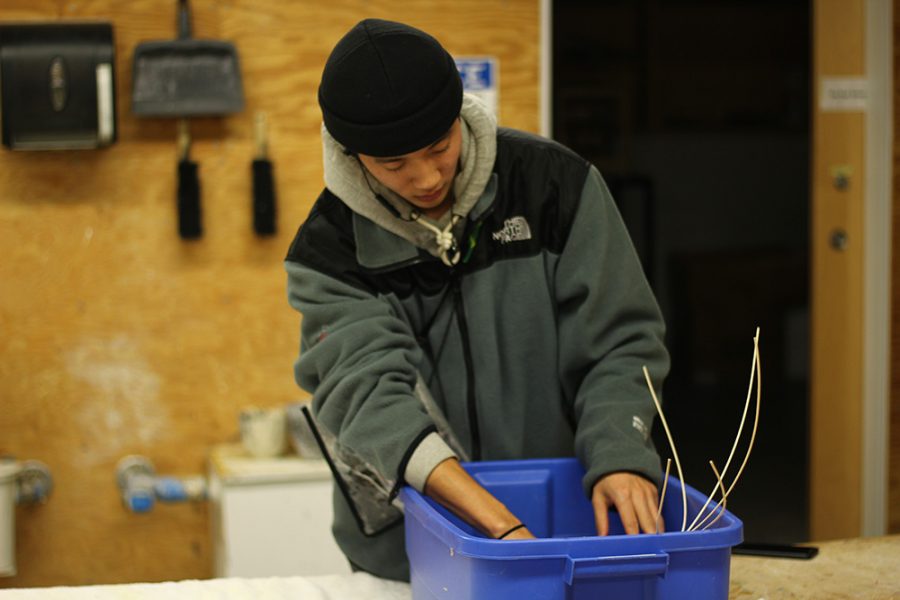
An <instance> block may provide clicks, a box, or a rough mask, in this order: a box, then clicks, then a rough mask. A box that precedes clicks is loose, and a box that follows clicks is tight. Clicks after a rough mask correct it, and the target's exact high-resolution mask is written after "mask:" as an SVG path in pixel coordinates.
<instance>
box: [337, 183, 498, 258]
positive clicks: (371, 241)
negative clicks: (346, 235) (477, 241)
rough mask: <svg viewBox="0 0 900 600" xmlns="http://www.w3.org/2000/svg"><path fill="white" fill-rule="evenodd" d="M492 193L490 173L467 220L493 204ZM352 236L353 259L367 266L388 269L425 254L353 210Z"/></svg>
mask: <svg viewBox="0 0 900 600" xmlns="http://www.w3.org/2000/svg"><path fill="white" fill-rule="evenodd" d="M496 195H497V174H496V173H492V174H491V178H490V179H489V180H488V183H487V185H486V186H485V187H484V191H483V192H482V193H481V196H479V198H478V200H477V201H476V202H475V205H474V206H473V207H472V209H471V210H470V211H469V215H468V219H467V220H468V221H470V222H477V221H479V220H481V218H482V217H484V216H485V214H487V212H488V211H489V209H490V208H491V206H493V204H494V199H495V197H496ZM353 237H354V240H355V241H356V260H357V261H358V262H359V264H360V265H361V266H363V267H365V268H367V269H373V270H383V269H389V268H391V267H395V266H399V265H400V264H402V263H407V262H410V261H414V260H416V259H418V258H420V257H424V256H428V254H427V253H424V252H423V251H420V249H419V248H418V247H417V246H416V245H415V244H413V243H412V242H410V241H409V240H407V239H406V238H403V237H401V236H399V235H397V234H396V233H392V232H391V231H388V230H387V229H385V228H383V227H381V226H379V225H377V224H375V223H374V222H372V221H371V220H369V219H367V218H366V217H364V216H362V215H361V214H359V213H357V212H354V213H353Z"/></svg>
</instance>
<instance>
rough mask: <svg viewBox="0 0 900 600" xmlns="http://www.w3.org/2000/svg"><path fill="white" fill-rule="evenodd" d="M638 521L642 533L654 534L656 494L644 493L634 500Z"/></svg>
mask: <svg viewBox="0 0 900 600" xmlns="http://www.w3.org/2000/svg"><path fill="white" fill-rule="evenodd" d="M635 504H636V507H635V508H636V510H637V517H638V521H639V522H640V525H641V531H643V532H644V533H656V509H657V505H656V494H655V493H651V492H650V491H649V490H646V491H644V493H642V494H641V496H640V498H636V499H635Z"/></svg>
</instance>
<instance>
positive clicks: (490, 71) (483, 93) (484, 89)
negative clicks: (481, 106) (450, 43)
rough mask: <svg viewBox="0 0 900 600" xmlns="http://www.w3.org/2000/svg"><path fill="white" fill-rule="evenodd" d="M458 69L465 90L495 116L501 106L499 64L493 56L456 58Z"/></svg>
mask: <svg viewBox="0 0 900 600" xmlns="http://www.w3.org/2000/svg"><path fill="white" fill-rule="evenodd" d="M456 68H457V69H459V76H460V77H462V82H463V90H465V91H466V92H468V93H470V94H473V95H475V96H478V97H479V98H481V100H482V101H483V102H484V103H485V104H486V105H487V107H488V109H490V111H491V112H492V113H494V116H498V115H497V108H498V106H499V102H498V101H499V86H498V79H499V75H500V72H499V64H498V62H497V59H496V58H495V57H493V56H463V57H458V58H456Z"/></svg>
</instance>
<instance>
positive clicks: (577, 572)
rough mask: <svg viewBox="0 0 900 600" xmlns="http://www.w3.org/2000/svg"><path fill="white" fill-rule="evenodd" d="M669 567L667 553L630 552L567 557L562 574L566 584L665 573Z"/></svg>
mask: <svg viewBox="0 0 900 600" xmlns="http://www.w3.org/2000/svg"><path fill="white" fill-rule="evenodd" d="M668 568H669V555H668V554H667V553H665V552H662V553H660V554H632V555H626V556H594V557H590V558H572V557H571V556H570V557H568V558H567V562H566V570H565V574H564V578H565V581H566V583H567V584H568V585H573V584H574V582H575V581H577V580H580V579H603V578H607V577H629V576H642V575H665V573H666V571H667V570H668Z"/></svg>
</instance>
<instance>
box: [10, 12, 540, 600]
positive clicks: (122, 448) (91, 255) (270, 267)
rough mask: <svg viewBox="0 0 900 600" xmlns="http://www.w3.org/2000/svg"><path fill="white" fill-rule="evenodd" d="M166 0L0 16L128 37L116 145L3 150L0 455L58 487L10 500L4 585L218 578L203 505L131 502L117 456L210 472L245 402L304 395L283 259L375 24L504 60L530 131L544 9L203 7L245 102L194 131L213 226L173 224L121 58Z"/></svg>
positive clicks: (169, 34)
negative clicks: (340, 85) (336, 49)
mask: <svg viewBox="0 0 900 600" xmlns="http://www.w3.org/2000/svg"><path fill="white" fill-rule="evenodd" d="M175 4H176V3H175V1H174V0H172V1H171V2H168V1H163V0H82V1H79V2H70V1H64V0H39V1H36V0H4V2H3V4H2V6H0V20H2V21H11V20H22V19H26V20H34V19H57V18H66V19H68V18H102V19H107V20H110V21H112V23H113V25H114V27H115V35H116V49H117V69H116V74H117V78H118V81H117V90H118V94H119V95H118V104H117V107H118V111H119V133H120V139H119V142H118V143H117V144H115V145H114V146H112V147H110V148H107V149H104V150H100V151H80V152H28V153H26V152H10V151H8V150H5V149H3V150H0V256H2V257H3V259H2V260H0V455H2V454H12V455H15V456H16V457H18V458H20V459H31V458H33V459H39V460H42V461H44V462H45V463H47V464H48V465H49V466H50V468H51V469H52V472H53V475H54V478H55V482H56V486H57V487H56V490H55V492H54V494H53V496H52V498H51V499H50V501H49V502H48V503H47V504H46V505H43V506H37V507H19V508H18V509H17V535H18V552H17V559H18V566H19V575H18V576H16V577H13V578H6V579H2V578H0V588H2V587H25V586H28V587H31V586H49V585H75V584H94V583H116V582H127V581H161V580H170V579H185V578H198V577H208V576H210V575H211V573H212V567H211V558H212V557H211V544H210V542H209V539H208V533H207V519H208V513H207V510H206V507H205V506H203V505H195V506H189V505H174V506H157V507H156V508H155V509H154V511H153V512H152V513H150V514H147V515H134V514H131V513H129V512H127V511H126V510H125V509H124V508H123V507H122V506H121V504H120V502H119V498H118V495H117V489H116V486H115V483H114V469H115V465H116V463H117V461H118V460H119V459H120V458H121V457H123V456H125V455H127V454H131V453H139V454H144V455H146V456H148V457H149V458H151V459H152V460H153V461H154V463H155V464H156V467H157V470H158V471H159V472H161V473H171V474H190V473H200V472H202V471H203V470H204V463H205V458H206V454H207V452H208V449H209V448H210V446H211V445H212V444H216V443H220V442H224V441H228V440H231V439H234V438H235V437H236V434H237V414H238V411H239V409H240V408H241V407H243V406H245V405H248V404H255V405H261V406H268V405H277V404H282V403H285V402H289V401H292V400H295V399H298V398H300V397H301V392H300V391H299V390H298V389H296V387H295V385H294V383H293V380H292V372H291V366H292V362H293V359H294V356H295V353H296V348H297V344H298V323H299V319H298V317H297V315H296V314H294V313H293V311H292V310H291V309H290V308H289V307H288V305H287V301H286V294H285V289H284V283H285V276H284V273H283V270H282V264H281V261H282V258H283V256H284V254H285V252H286V250H287V246H288V244H289V242H290V240H291V238H292V236H293V233H294V231H295V230H296V227H297V226H298V225H299V224H300V223H301V222H302V220H303V219H304V218H305V216H306V214H307V212H308V210H309V208H310V206H311V203H312V201H313V200H314V199H315V197H316V195H317V194H318V192H319V190H320V188H321V185H322V184H321V178H322V169H321V152H320V141H319V126H320V122H321V117H320V113H319V110H318V106H317V104H316V96H315V92H316V88H317V85H318V78H319V76H320V73H321V68H322V65H323V63H324V60H325V58H326V56H327V54H328V52H329V50H330V49H331V47H332V46H333V45H334V43H335V42H336V41H337V39H338V38H339V37H340V35H342V34H343V33H344V32H345V31H346V30H347V29H349V28H350V27H351V26H352V25H353V24H354V23H355V22H356V21H358V20H359V19H361V18H364V17H366V16H380V17H385V18H393V19H397V20H405V21H407V22H409V23H412V24H414V25H417V26H420V27H422V28H424V29H426V30H429V31H430V32H432V33H434V34H435V35H436V36H437V37H438V38H440V39H441V40H442V41H443V42H444V43H445V45H446V46H447V48H448V49H449V50H450V51H451V52H452V53H455V54H458V55H463V54H466V55H481V54H487V55H494V56H497V57H498V58H499V59H500V103H501V104H500V116H501V122H502V124H505V125H509V126H513V127H518V128H522V129H527V130H530V131H537V130H538V126H539V114H538V98H539V92H538V79H539V76H538V64H539V61H538V57H539V47H538V34H539V23H538V20H539V2H538V0H517V1H511V0H477V1H476V0H453V1H452V2H450V1H446V0H433V1H426V0H407V1H406V2H402V3H400V2H386V1H380V2H366V1H362V0H333V1H331V2H328V3H327V5H326V4H325V3H321V2H314V1H311V0H306V1H292V2H283V1H282V0H194V1H193V2H192V9H193V15H194V32H195V36H196V37H206V38H220V39H229V40H232V41H234V42H235V43H236V44H237V46H238V49H239V51H240V53H241V60H242V70H243V77H244V84H245V93H246V98H247V108H246V110H245V111H244V112H243V113H241V114H239V115H235V116H233V117H229V118H224V119H201V120H197V121H195V122H194V123H193V124H192V130H193V132H194V136H195V143H194V147H193V158H194V159H195V160H197V161H198V162H199V163H200V170H201V180H202V186H203V213H204V214H203V216H204V228H205V235H204V237H203V238H202V239H201V240H198V241H195V242H183V241H181V240H180V239H179V238H178V236H177V233H176V231H177V230H176V213H175V201H174V189H175V181H174V174H175V161H176V151H175V126H174V123H172V122H170V121H166V120H139V119H136V118H135V117H133V116H132V115H131V114H130V110H129V102H130V96H129V89H130V85H131V78H130V61H131V54H132V51H133V48H134V46H135V45H136V44H137V43H138V42H139V41H143V40H149V39H170V38H173V37H174V36H175V32H174V28H175V25H174V24H175V10H174V9H175ZM257 110H262V111H265V112H266V113H267V115H268V119H269V123H270V134H271V136H270V139H271V154H272V159H273V161H274V163H275V173H276V180H277V185H278V193H279V234H278V235H277V236H276V237H275V238H273V239H266V240H261V239H259V238H257V237H255V236H254V234H253V232H252V228H251V213H250V176H249V174H250V161H251V160H252V159H253V152H254V148H253V142H252V139H251V138H252V122H253V114H254V112H255V111H257Z"/></svg>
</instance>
